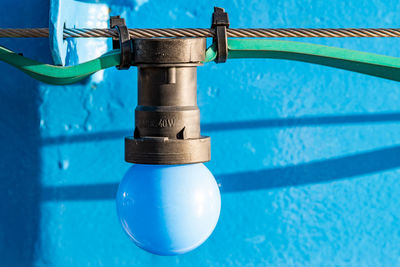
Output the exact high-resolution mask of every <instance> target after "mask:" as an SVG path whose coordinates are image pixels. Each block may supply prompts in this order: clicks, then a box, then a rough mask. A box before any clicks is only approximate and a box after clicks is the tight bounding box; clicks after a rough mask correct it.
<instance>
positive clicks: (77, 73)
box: [0, 46, 120, 85]
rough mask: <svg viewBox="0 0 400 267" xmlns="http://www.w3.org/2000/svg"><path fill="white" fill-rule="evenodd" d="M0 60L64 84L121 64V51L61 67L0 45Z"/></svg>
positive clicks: (41, 78)
mask: <svg viewBox="0 0 400 267" xmlns="http://www.w3.org/2000/svg"><path fill="white" fill-rule="evenodd" d="M0 60H1V61H4V62H6V63H8V64H10V65H13V66H14V67H16V68H18V69H20V70H21V71H23V72H25V73H26V74H28V75H29V76H31V77H33V78H35V79H37V80H39V81H42V82H45V83H50V84H57V85H63V84H72V83H76V82H78V81H80V80H82V79H84V78H86V77H87V76H89V75H90V74H93V73H95V72H97V71H99V70H102V69H106V68H110V67H114V66H117V65H119V61H120V52H119V50H113V51H110V52H108V53H106V54H104V55H103V56H101V57H99V58H96V59H93V60H91V61H88V62H85V63H82V64H79V65H76V66H69V67H60V66H53V65H48V64H43V63H40V62H37V61H35V60H32V59H29V58H26V57H23V56H20V55H18V54H16V53H14V52H12V51H10V50H8V49H7V48H4V47H1V46H0Z"/></svg>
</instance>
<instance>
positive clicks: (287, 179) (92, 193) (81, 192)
mask: <svg viewBox="0 0 400 267" xmlns="http://www.w3.org/2000/svg"><path fill="white" fill-rule="evenodd" d="M396 121H397V122H398V121H400V113H389V114H367V115H347V116H327V117H308V118H286V119H269V120H258V121H239V122H233V123H230V122H226V123H211V124H204V125H202V129H204V130H205V131H207V132H215V131H232V130H243V129H256V128H274V127H280V128H284V127H300V126H312V125H316V126H318V125H328V124H329V125H334V124H338V125H343V124H352V125H354V124H360V123H382V122H396ZM129 134H131V133H130V132H129V130H125V131H113V132H107V133H94V134H84V135H76V136H61V137H51V138H46V139H44V140H43V145H58V144H63V143H76V142H91V141H92V142H98V141H101V140H109V139H117V138H121V139H122V138H123V137H124V136H126V135H129ZM399 154H400V146H394V147H388V148H382V149H377V150H373V151H366V152H363V153H358V154H353V155H348V156H344V157H338V158H331V159H327V160H322V161H313V162H309V163H304V164H298V165H291V166H285V167H278V168H272V169H265V170H260V171H250V172H239V173H232V174H222V175H217V176H216V179H217V181H218V182H219V183H220V184H221V191H222V192H225V193H230V192H241V191H249V190H262V189H271V188H278V187H286V186H299V185H304V184H312V183H323V182H328V181H333V180H338V179H344V178H349V177H354V176H358V175H365V174H369V173H376V172H380V171H385V170H389V169H393V168H398V167H400V157H399V156H398V155H399ZM382 159H384V160H382ZM283 178H284V179H283ZM117 187H118V184H116V183H108V184H100V185H84V186H80V185H77V186H67V187H47V188H44V189H43V200H44V201H54V200H101V199H113V198H114V196H115V194H116V190H117Z"/></svg>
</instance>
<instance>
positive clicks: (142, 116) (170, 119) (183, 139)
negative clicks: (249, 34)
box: [125, 38, 211, 165]
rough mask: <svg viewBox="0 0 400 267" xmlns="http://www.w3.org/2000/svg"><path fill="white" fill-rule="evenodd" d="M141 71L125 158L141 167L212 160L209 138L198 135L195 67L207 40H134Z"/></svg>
mask: <svg viewBox="0 0 400 267" xmlns="http://www.w3.org/2000/svg"><path fill="white" fill-rule="evenodd" d="M132 47H133V55H132V56H133V65H135V66H137V67H138V105H137V107H136V110H135V131H134V135H133V136H131V137H127V138H125V160H126V161H127V162H130V163H139V164H165V165H169V164H189V163H199V162H207V161H210V159H211V152H210V151H211V149H210V137H207V136H202V135H201V133H200V110H199V108H198V106H197V66H200V65H202V62H203V61H204V59H205V50H206V40H205V38H154V39H133V40H132Z"/></svg>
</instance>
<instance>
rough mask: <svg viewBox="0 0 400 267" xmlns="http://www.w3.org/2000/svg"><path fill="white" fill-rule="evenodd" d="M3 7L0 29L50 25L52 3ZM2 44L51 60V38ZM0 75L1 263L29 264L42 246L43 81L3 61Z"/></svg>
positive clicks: (3, 41) (3, 3) (0, 42)
mask: <svg viewBox="0 0 400 267" xmlns="http://www.w3.org/2000/svg"><path fill="white" fill-rule="evenodd" d="M0 10H7V12H6V13H7V14H2V16H0V27H5V28H7V27H10V28H12V27H14V28H18V27H21V28H24V27H26V28H29V27H32V28H34V27H48V12H49V11H48V1H42V0H31V1H1V0H0ZM32 10H35V12H32ZM21 18H23V19H21ZM0 45H3V46H5V47H8V48H10V49H12V50H13V51H17V52H24V53H25V54H26V56H28V57H31V58H34V59H37V60H40V61H49V46H48V40H47V39H42V40H32V39H21V40H15V39H0ZM0 73H1V74H0V129H1V131H0V151H1V154H0V203H1V204H0V265H1V266H25V267H29V266H33V265H34V261H35V251H36V250H37V248H38V246H39V245H40V243H39V240H40V198H41V197H40V195H41V185H40V162H41V161H40V154H39V151H40V146H41V140H40V133H39V121H40V119H39V113H38V106H39V104H40V94H39V90H38V89H39V83H38V82H36V81H34V80H33V79H31V78H29V77H28V76H27V75H25V74H24V73H22V72H20V71H18V70H16V69H14V68H13V67H10V66H9V65H6V64H4V63H0Z"/></svg>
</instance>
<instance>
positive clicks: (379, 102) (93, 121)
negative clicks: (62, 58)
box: [0, 0, 400, 267]
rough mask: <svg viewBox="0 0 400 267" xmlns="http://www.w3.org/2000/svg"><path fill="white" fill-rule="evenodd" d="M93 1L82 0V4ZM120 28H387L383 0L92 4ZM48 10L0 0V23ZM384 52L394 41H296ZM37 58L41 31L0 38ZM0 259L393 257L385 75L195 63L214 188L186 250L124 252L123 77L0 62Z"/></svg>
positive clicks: (395, 148) (393, 158)
mask: <svg viewBox="0 0 400 267" xmlns="http://www.w3.org/2000/svg"><path fill="white" fill-rule="evenodd" d="M83 2H93V1H83ZM100 2H102V3H106V4H109V5H110V8H111V14H112V15H116V14H122V15H123V16H124V17H125V18H127V23H128V26H130V27H209V24H210V16H211V12H212V7H213V6H214V5H218V6H222V7H225V8H226V9H227V11H228V12H229V15H230V19H231V26H232V27H400V20H399V16H398V14H399V11H400V3H399V2H398V1H394V0H393V1H387V0H380V1H378V0H374V1H317V0H314V1H312V0H309V1H307V0H302V1H294V0H292V1H251V0H250V1H249V0H247V1H244V0H235V1H218V3H217V4H215V3H213V2H208V1H201V2H197V3H196V2H194V1H193V2H192V1H186V0H179V1H155V0H148V1H145V0H136V1H127V0H126V1H125V0H119V1H100ZM48 6H49V3H48V2H46V1H42V0H29V1H0V9H1V10H7V12H5V13H3V14H2V16H1V17H0V27H47V26H48V11H49V9H48ZM299 41H308V42H315V43H320V44H328V45H333V46H339V47H345V48H350V49H357V50H362V51H369V52H376V53H380V54H386V55H392V56H400V40H399V39H378V38H376V39H358V38H357V39H356V38H355V39H313V40H310V39H303V40H299ZM0 44H1V45H4V46H7V47H9V48H11V49H13V50H15V51H20V52H23V53H24V55H26V56H28V57H31V58H34V59H37V60H40V61H45V62H50V56H49V55H50V49H49V46H48V41H47V40H3V39H1V40H0ZM0 71H1V73H2V75H1V77H0V84H1V86H0V103H1V104H0V127H1V131H0V142H1V143H0V148H1V149H0V151H1V152H2V153H1V154H0V155H1V160H0V189H1V194H0V198H1V199H0V201H1V205H0V221H1V224H0V266H5V267H9V266H10V267H12V266H17V267H18V266H57V267H58V266H139V265H143V266H173V265H180V266H206V265H214V266H241V265H246V266H256V265H257V266H266V265H271V266H399V265H400V245H399V244H400V223H399V220H400V208H399V205H400V179H399V176H400V84H399V83H397V82H392V81H387V80H383V79H379V78H373V77H368V76H366V75H361V74H356V73H350V72H346V71H342V70H336V69H331V68H328V67H322V66H316V65H310V64H305V63H296V62H289V61H279V60H230V61H228V62H227V63H226V64H218V65H216V64H214V63H209V64H207V65H206V66H204V67H201V68H199V70H198V79H199V81H198V83H199V84H198V92H199V97H198V102H199V106H200V109H201V116H202V128H203V132H204V133H205V134H208V135H210V136H211V137H212V161H211V162H210V163H208V164H207V166H208V167H209V168H210V170H211V171H212V172H213V173H214V174H215V176H216V179H217V180H218V183H219V184H220V186H221V192H222V210H221V217H220V220H219V223H218V225H217V227H216V229H215V231H214V233H213V235H212V236H211V237H210V239H209V240H208V241H206V243H205V244H204V245H202V246H201V247H200V248H198V249H197V250H195V251H193V252H191V253H189V254H186V255H183V256H177V257H160V256H154V255H151V254H149V253H146V252H144V251H142V250H140V249H139V248H137V247H136V246H135V245H134V244H133V243H132V242H131V241H130V240H129V239H128V238H127V237H126V235H125V234H124V232H123V230H122V228H121V227H120V225H119V222H118V220H117V217H116V210H115V202H114V199H113V198H114V195H115V192H116V187H117V184H118V183H119V181H120V179H121V178H122V175H123V174H124V172H125V171H126V169H127V168H128V167H129V165H128V164H126V163H124V161H123V155H124V152H123V145H124V143H123V136H124V135H128V134H129V133H130V132H131V131H132V129H133V124H134V121H133V117H134V107H135V105H136V85H135V83H136V70H135V69H131V70H129V71H117V70H115V69H110V70H107V71H105V73H104V79H103V78H101V77H100V78H101V79H99V78H97V79H96V80H92V81H90V80H89V81H86V82H83V83H80V84H77V85H72V86H61V87H55V86H49V85H45V84H42V83H38V82H36V81H34V80H32V79H31V78H29V77H27V76H25V75H24V74H22V73H20V72H18V71H16V70H15V69H13V68H11V67H9V66H7V65H5V64H2V63H0Z"/></svg>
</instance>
